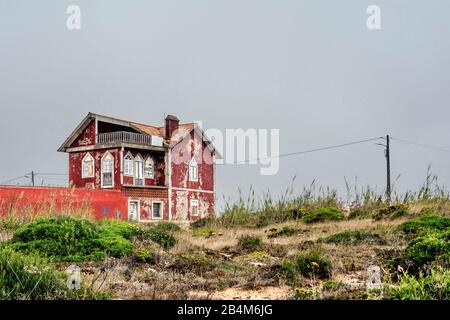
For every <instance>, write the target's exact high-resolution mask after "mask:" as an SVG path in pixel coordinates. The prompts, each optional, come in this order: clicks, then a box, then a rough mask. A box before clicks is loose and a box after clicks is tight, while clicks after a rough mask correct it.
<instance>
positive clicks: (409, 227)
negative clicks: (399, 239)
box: [401, 215, 450, 236]
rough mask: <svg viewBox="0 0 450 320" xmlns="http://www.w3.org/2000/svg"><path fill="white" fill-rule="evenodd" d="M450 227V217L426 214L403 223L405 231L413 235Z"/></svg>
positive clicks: (402, 227)
mask: <svg viewBox="0 0 450 320" xmlns="http://www.w3.org/2000/svg"><path fill="white" fill-rule="evenodd" d="M448 228H450V217H442V216H437V215H425V216H423V217H421V218H418V219H414V220H411V221H408V222H405V223H403V224H402V225H401V229H402V230H403V232H405V233H406V234H409V235H413V236H417V235H424V234H426V233H428V232H432V231H442V230H447V229H448Z"/></svg>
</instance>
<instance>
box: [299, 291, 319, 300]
mask: <svg viewBox="0 0 450 320" xmlns="http://www.w3.org/2000/svg"><path fill="white" fill-rule="evenodd" d="M315 296H316V292H315V291H314V290H313V289H307V288H296V289H295V290H294V295H293V298H294V299H295V300H313V299H314V298H315Z"/></svg>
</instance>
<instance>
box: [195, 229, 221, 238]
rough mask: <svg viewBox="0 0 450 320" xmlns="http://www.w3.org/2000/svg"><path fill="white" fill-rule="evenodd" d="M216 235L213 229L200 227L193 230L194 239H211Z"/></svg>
mask: <svg viewBox="0 0 450 320" xmlns="http://www.w3.org/2000/svg"><path fill="white" fill-rule="evenodd" d="M215 233H216V229H214V228H213V227H200V228H197V229H195V230H194V237H202V236H203V237H211V236H213V235H214V234H215Z"/></svg>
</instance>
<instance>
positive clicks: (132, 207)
mask: <svg viewBox="0 0 450 320" xmlns="http://www.w3.org/2000/svg"><path fill="white" fill-rule="evenodd" d="M138 217H139V201H129V202H128V220H131V221H138Z"/></svg>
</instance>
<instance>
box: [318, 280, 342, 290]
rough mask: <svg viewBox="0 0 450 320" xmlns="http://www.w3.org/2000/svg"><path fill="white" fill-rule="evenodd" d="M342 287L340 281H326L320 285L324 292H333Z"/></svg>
mask: <svg viewBox="0 0 450 320" xmlns="http://www.w3.org/2000/svg"><path fill="white" fill-rule="evenodd" d="M341 286H342V281H339V280H327V281H325V282H324V284H323V285H322V289H323V290H324V291H333V290H337V289H339V288H340V287H341Z"/></svg>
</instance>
